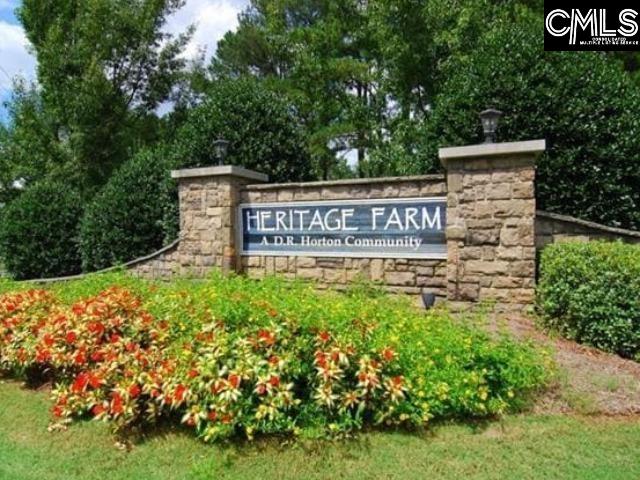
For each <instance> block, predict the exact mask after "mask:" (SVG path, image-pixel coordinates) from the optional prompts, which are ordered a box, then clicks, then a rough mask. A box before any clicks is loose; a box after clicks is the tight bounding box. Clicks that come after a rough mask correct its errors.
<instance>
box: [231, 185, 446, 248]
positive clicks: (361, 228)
mask: <svg viewBox="0 0 640 480" xmlns="http://www.w3.org/2000/svg"><path fill="white" fill-rule="evenodd" d="M446 205H447V203H446V198H440V197H439V198H406V199H378V200H336V201H317V202H287V203H256V204H243V205H240V206H239V207H238V217H239V218H238V229H239V232H238V238H239V241H240V253H241V255H281V256H310V257H364V258H446V257H447V246H446V239H445V228H446V224H447V219H446Z"/></svg>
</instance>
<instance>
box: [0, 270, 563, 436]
mask: <svg viewBox="0 0 640 480" xmlns="http://www.w3.org/2000/svg"><path fill="white" fill-rule="evenodd" d="M16 285H17V288H16ZM1 290H2V291H4V292H5V293H3V294H2V295H1V296H0V369H1V370H3V371H4V372H5V373H6V374H9V375H11V376H14V377H18V378H24V379H26V380H29V381H30V382H38V381H40V382H41V381H51V382H52V383H53V385H54V388H53V390H52V398H53V406H52V414H53V417H54V422H55V423H56V424H59V423H68V422H69V421H70V420H72V419H76V418H95V419H98V420H104V421H107V422H109V423H111V424H113V425H114V426H115V427H116V428H117V429H118V430H120V431H122V430H124V429H126V428H128V427H131V426H147V425H152V424H154V423H155V422H156V421H157V420H158V419H159V418H164V419H168V420H169V421H171V420H175V421H176V422H178V421H179V422H181V423H183V424H185V425H186V426H188V427H191V428H193V429H194V430H195V431H196V432H197V434H198V435H199V436H200V437H201V438H203V439H204V440H207V441H209V440H216V439H221V438H229V437H234V436H236V435H244V436H246V437H248V438H253V437H254V436H255V435H259V434H260V435H261V434H289V435H290V434H294V435H295V434H304V435H309V436H324V435H336V434H344V433H349V432H353V431H356V430H359V429H361V428H364V427H368V426H376V425H385V426H404V427H407V428H415V427H422V426H424V425H425V424H427V423H428V422H429V421H431V420H432V419H434V418H435V419H444V418H468V417H491V416H495V415H500V414H502V413H505V412H507V411H508V410H509V409H513V408H517V407H518V406H521V405H522V404H523V402H524V401H526V400H527V399H528V397H529V396H530V394H531V393H532V391H534V390H535V389H537V388H540V387H541V386H542V385H544V384H545V382H546V381H547V380H548V378H549V372H550V371H551V368H550V367H551V361H550V358H549V356H548V355H547V354H546V353H545V352H544V351H542V350H540V349H537V348H534V347H533V346H532V345H529V344H526V343H518V342H515V341H513V340H510V339H509V338H506V337H500V338H490V337H489V336H487V334H485V333H483V332H482V330H480V329H479V328H477V327H474V326H472V325H470V324H464V323H461V322H457V321H455V320H453V319H452V318H451V317H450V316H449V315H447V314H446V313H445V312H430V313H426V314H425V313H424V312H423V311H421V310H418V309H417V308H415V307H414V306H413V305H412V304H411V303H410V302H407V301H405V300H403V299H400V298H394V297H390V296H387V295H383V294H381V293H379V292H376V291H373V290H371V289H368V288H356V289H354V290H352V291H350V292H348V293H346V294H340V293H335V292H324V293H318V292H317V291H316V290H314V288H313V286H311V285H308V284H299V283H291V282H284V281H282V280H279V279H276V278H268V279H265V280H263V281H260V282H257V281H253V280H249V279H246V278H242V277H222V276H219V275H216V276H214V277H212V278H211V279H209V280H207V281H203V282H194V281H188V280H184V281H176V282H173V283H171V284H154V283H149V282H144V281H141V280H136V279H134V278H132V277H129V276H126V275H123V274H115V275H98V276H94V277H90V278H89V279H88V280H83V281H78V282H69V283H66V284H61V285H56V286H54V287H52V288H50V289H49V290H43V289H34V288H30V286H29V285H25V284H13V283H11V282H5V283H4V284H3V285H2V286H1Z"/></svg>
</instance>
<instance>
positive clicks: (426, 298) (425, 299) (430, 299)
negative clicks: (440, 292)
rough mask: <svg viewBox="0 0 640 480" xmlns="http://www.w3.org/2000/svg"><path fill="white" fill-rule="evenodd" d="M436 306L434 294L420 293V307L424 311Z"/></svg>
mask: <svg viewBox="0 0 640 480" xmlns="http://www.w3.org/2000/svg"><path fill="white" fill-rule="evenodd" d="M435 304H436V294H435V293H433V292H422V305H423V306H424V308H425V310H429V309H430V308H433V306H434V305H435Z"/></svg>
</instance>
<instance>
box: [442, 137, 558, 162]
mask: <svg viewBox="0 0 640 480" xmlns="http://www.w3.org/2000/svg"><path fill="white" fill-rule="evenodd" d="M546 147H547V142H546V140H544V139H543V140H526V141H522V142H503V143H480V144H478V145H467V146H464V147H446V148H441V149H439V150H438V157H440V161H441V162H442V164H443V165H446V162H447V160H464V159H474V158H483V159H489V158H491V157H509V156H511V157H520V156H523V155H528V154H530V155H533V156H534V157H537V156H539V155H540V154H541V153H542V152H544V151H545V149H546Z"/></svg>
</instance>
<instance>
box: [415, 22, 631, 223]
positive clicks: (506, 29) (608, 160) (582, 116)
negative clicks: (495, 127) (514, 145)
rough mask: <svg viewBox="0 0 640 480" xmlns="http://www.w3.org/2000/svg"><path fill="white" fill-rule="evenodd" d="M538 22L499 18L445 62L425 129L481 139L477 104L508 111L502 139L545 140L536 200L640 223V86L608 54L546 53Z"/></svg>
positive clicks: (434, 135) (458, 141)
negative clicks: (471, 47)
mask: <svg viewBox="0 0 640 480" xmlns="http://www.w3.org/2000/svg"><path fill="white" fill-rule="evenodd" d="M542 28H543V26H542V21H541V18H540V17H538V16H536V17H532V18H530V19H529V21H528V22H522V23H520V24H515V25H514V24H511V23H509V22H504V23H498V24H497V26H496V27H494V28H493V29H492V30H491V31H490V32H489V33H487V34H486V35H485V36H483V38H482V40H481V42H480V44H479V45H478V48H477V49H476V50H475V52H474V53H473V54H472V55H468V56H463V57H459V58H457V59H456V61H455V62H452V63H451V65H450V66H449V67H448V69H447V72H448V75H447V76H448V80H447V82H446V83H445V85H444V86H443V88H442V92H441V93H440V94H439V95H438V96H437V97H436V98H435V101H434V108H433V112H432V113H431V115H430V116H429V118H428V120H427V122H426V131H425V132H424V134H425V138H427V139H428V140H427V142H428V144H429V145H430V149H431V153H430V155H426V158H427V159H430V160H428V165H433V164H434V163H435V161H436V160H435V159H436V158H437V152H436V148H437V147H438V146H446V145H464V144H469V143H476V142H478V141H480V140H481V131H480V124H479V121H478V117H477V115H478V112H479V111H481V110H483V109H485V108H487V107H489V106H490V107H495V108H498V109H499V110H502V111H503V112H504V118H503V119H502V120H501V121H500V127H499V132H498V133H499V140H500V141H514V140H526V139H533V138H545V139H546V140H547V148H548V150H547V152H546V153H545V155H544V156H543V157H542V158H541V159H540V160H539V163H538V174H537V182H536V188H537V199H538V206H539V208H542V209H545V210H550V211H555V212H558V213H565V214H569V215H574V216H577V217H581V218H585V219H591V220H594V221H600V222H602V223H605V224H608V225H618V226H623V227H630V228H640V169H639V168H638V162H639V161H640V117H639V116H638V111H640V89H639V88H638V85H637V84H635V83H634V82H633V81H632V79H631V78H630V77H629V76H628V75H627V74H626V73H625V72H624V71H623V70H622V69H621V68H620V65H619V63H618V62H617V61H616V59H615V58H613V57H612V56H610V55H607V54H602V53H597V52H557V53H556V52H544V50H543V46H542V31H543V30H542Z"/></svg>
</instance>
